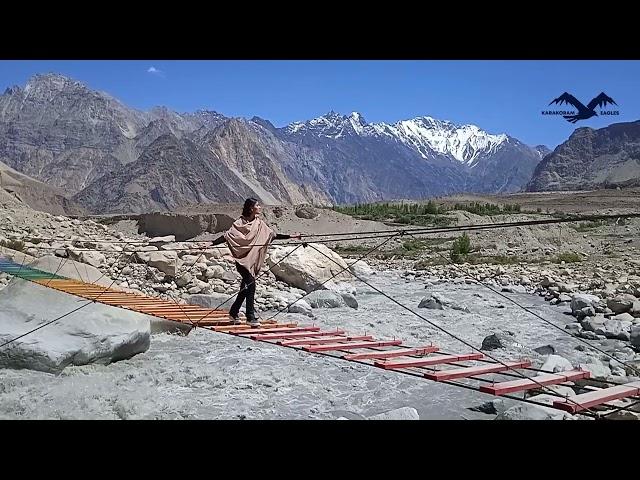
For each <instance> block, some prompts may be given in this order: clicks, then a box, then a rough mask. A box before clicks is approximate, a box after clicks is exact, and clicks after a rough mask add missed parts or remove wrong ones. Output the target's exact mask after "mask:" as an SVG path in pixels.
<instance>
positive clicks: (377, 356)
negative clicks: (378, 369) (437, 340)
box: [342, 345, 440, 360]
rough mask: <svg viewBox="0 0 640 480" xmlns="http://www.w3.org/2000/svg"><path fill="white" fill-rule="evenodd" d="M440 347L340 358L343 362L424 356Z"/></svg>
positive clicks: (359, 354)
mask: <svg viewBox="0 0 640 480" xmlns="http://www.w3.org/2000/svg"><path fill="white" fill-rule="evenodd" d="M438 350H440V347H436V346H433V345H429V346H428V347H416V348H401V349H398V350H389V351H387V352H367V353H349V354H347V355H344V356H343V357H342V358H344V359H345V360H367V359H382V358H393V357H403V356H405V355H426V354H428V353H433V352H437V351H438Z"/></svg>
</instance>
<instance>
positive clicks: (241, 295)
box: [212, 198, 301, 326]
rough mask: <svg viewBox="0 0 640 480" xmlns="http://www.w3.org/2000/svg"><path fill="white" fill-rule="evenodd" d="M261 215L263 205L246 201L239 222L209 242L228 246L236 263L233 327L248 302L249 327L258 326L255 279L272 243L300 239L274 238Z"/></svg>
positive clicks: (294, 236)
mask: <svg viewBox="0 0 640 480" xmlns="http://www.w3.org/2000/svg"><path fill="white" fill-rule="evenodd" d="M261 213H262V205H260V204H259V203H258V200H257V199H255V198H248V199H247V200H245V202H244V207H243V209H242V216H241V217H240V218H238V219H237V220H236V221H235V222H233V224H232V225H231V228H230V229H229V230H227V232H225V234H224V235H221V236H220V237H219V238H217V239H216V240H214V241H213V242H212V245H219V244H221V243H224V242H225V241H226V242H227V245H228V246H229V250H230V251H231V255H233V258H234V259H235V261H236V269H237V270H238V273H239V274H240V276H241V277H242V283H241V284H240V291H239V292H238V296H237V298H236V301H235V302H233V305H231V309H230V310H229V316H230V317H231V320H232V321H233V323H235V324H237V323H240V320H239V314H240V307H241V306H242V303H243V302H244V301H245V299H246V301H247V306H246V309H245V310H246V317H247V322H248V323H249V325H251V326H259V325H260V323H259V322H258V320H257V319H256V316H255V309H254V299H255V294H256V281H255V280H256V277H257V276H258V273H260V270H261V269H262V265H263V264H264V259H265V257H266V256H267V247H268V246H269V244H270V243H271V242H272V241H273V240H284V239H288V238H297V239H300V237H301V235H300V234H295V235H284V234H276V233H275V232H274V231H273V230H272V229H271V228H270V227H269V226H268V225H267V224H266V223H265V222H264V220H262V219H261V218H260V217H259V215H260V214H261Z"/></svg>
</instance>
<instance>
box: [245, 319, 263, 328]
mask: <svg viewBox="0 0 640 480" xmlns="http://www.w3.org/2000/svg"><path fill="white" fill-rule="evenodd" d="M247 324H248V325H249V326H251V327H259V326H260V322H259V321H258V320H257V319H255V318H248V319H247Z"/></svg>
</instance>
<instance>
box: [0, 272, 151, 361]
mask: <svg viewBox="0 0 640 480" xmlns="http://www.w3.org/2000/svg"><path fill="white" fill-rule="evenodd" d="M81 305H83V302H82V301H80V302H79V301H78V297H76V296H74V295H69V294H66V293H62V292H59V291H56V290H53V289H50V288H47V287H44V286H41V285H38V284H35V283H31V282H27V281H25V280H22V279H18V278H14V279H13V280H12V281H11V282H10V283H9V285H8V286H7V287H5V288H4V289H3V290H1V291H0V343H4V342H5V341H7V340H10V339H13V338H15V337H17V336H18V335H21V334H24V333H25V332H27V331H29V330H32V329H33V328H35V327H38V326H40V325H43V324H44V323H46V322H48V321H51V320H53V319H55V318H57V317H59V316H62V315H64V314H67V313H68V312H70V311H72V310H74V309H76V308H78V307H79V306H81ZM153 320H154V319H153V317H149V316H148V315H144V314H141V313H137V312H133V311H130V310H124V309H120V308H115V307H111V306H108V305H103V304H100V303H89V304H87V306H86V307H83V308H82V309H79V310H77V311H76V312H73V313H71V314H69V315H67V316H64V317H63V318H60V319H59V320H57V321H56V322H54V323H51V324H49V325H47V326H45V327H43V328H41V329H40V330H37V331H35V332H33V333H31V334H29V335H27V336H25V337H23V338H20V339H18V340H16V341H15V342H13V343H12V344H11V345H10V346H6V347H4V348H2V349H0V367H6V368H24V369H30V370H40V371H43V372H50V373H59V372H60V371H62V370H63V369H64V368H65V367H66V366H68V365H86V364H89V363H101V364H107V363H110V362H114V361H117V360H123V359H127V358H131V357H132V356H134V355H136V354H138V353H142V352H145V351H146V350H147V349H148V348H149V344H150V335H151V322H152V321H153Z"/></svg>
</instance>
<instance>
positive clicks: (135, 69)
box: [0, 60, 640, 147]
mask: <svg viewBox="0 0 640 480" xmlns="http://www.w3.org/2000/svg"><path fill="white" fill-rule="evenodd" d="M48 72H55V73H61V74H64V75H67V76H70V77H73V78H75V79H77V80H80V81H82V82H84V83H86V84H87V85H88V86H89V87H90V88H93V89H96V90H102V91H105V92H108V93H109V94H111V95H113V96H115V97H116V98H119V99H120V100H122V101H123V102H124V103H126V104H127V105H130V106H133V107H135V108H139V109H142V110H147V109H149V108H151V107H153V106H156V105H164V106H167V107H169V108H171V109H173V110H177V111H179V112H192V111H194V110H198V109H207V110H216V111H218V112H220V113H222V114H224V115H227V116H240V117H252V116H254V115H257V116H260V117H263V118H266V119H268V120H270V121H272V122H273V123H274V124H275V125H276V126H279V127H280V126H283V125H286V124H287V123H290V122H293V121H297V120H307V119H310V118H314V117H317V116H320V115H323V114H324V113H326V112H328V111H329V110H334V111H336V112H339V113H343V114H348V113H350V112H352V111H358V112H360V113H361V114H362V115H363V116H364V118H365V119H366V120H367V121H369V122H372V121H375V122H380V121H384V122H395V121H398V120H404V119H408V118H413V117H416V116H421V115H429V116H432V117H435V118H438V119H442V120H450V121H452V122H454V123H472V124H475V125H478V126H479V127H481V128H483V129H485V130H487V131H489V132H490V133H508V134H509V135H512V136H514V137H516V138H518V139H520V140H522V141H523V142H525V143H527V144H530V145H537V144H545V145H548V146H550V147H554V146H556V145H557V144H558V143H561V142H562V141H564V140H565V139H566V138H567V137H568V136H569V135H570V134H571V132H572V131H573V130H574V129H575V128H577V127H581V126H588V127H593V128H601V127H604V126H606V125H609V124H610V123H617V122H622V121H633V120H638V119H640V94H639V93H638V80H639V79H640V61H559V60H557V61H351V60H342V61H319V60H305V61H298V60H291V61H267V60H263V61H246V60H242V61H240V60H238V61H231V60H226V61H204V60H202V61H183V60H175V61H167V60H161V61H156V60H128V61H103V60H99V61H52V60H46V61H32V60H29V61H0V88H2V89H3V90H4V88H5V87H9V86H12V85H24V84H25V83H26V81H27V79H28V78H29V77H30V76H32V75H33V74H36V73H48ZM565 91H567V92H569V93H571V94H572V95H574V96H576V97H577V98H578V100H580V101H581V102H582V103H584V104H586V103H588V102H589V100H591V99H592V98H593V97H595V96H596V95H597V94H598V93H600V92H601V91H604V92H605V93H606V94H608V95H609V96H611V97H612V98H613V99H614V100H615V101H616V103H617V104H618V108H619V110H620V116H616V117H606V118H605V117H594V118H591V119H588V120H585V121H580V122H578V123H577V124H576V125H572V124H570V123H568V122H567V121H565V120H564V119H562V118H561V117H557V116H556V117H543V116H542V115H541V111H542V110H545V109H548V108H551V107H547V106H548V104H549V102H550V101H551V100H553V99H554V98H556V97H557V96H559V95H560V94H562V93H563V92H565Z"/></svg>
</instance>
